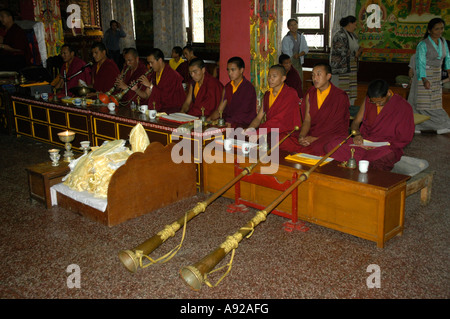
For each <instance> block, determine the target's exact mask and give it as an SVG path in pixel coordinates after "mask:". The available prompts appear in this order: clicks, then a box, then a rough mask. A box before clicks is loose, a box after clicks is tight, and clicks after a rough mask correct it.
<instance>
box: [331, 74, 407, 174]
mask: <svg viewBox="0 0 450 319" xmlns="http://www.w3.org/2000/svg"><path fill="white" fill-rule="evenodd" d="M351 129H352V130H355V131H356V134H355V136H354V137H353V138H350V139H349V140H348V141H347V143H346V144H344V145H342V146H341V147H340V148H339V149H338V150H337V151H336V152H335V153H334V154H333V155H332V157H333V158H334V159H336V160H338V161H348V159H349V158H350V157H351V149H352V148H353V149H354V150H355V153H354V158H355V160H356V161H357V162H358V161H360V160H368V161H369V162H370V164H369V167H370V168H373V169H377V170H384V171H390V170H392V168H393V167H394V164H395V163H396V162H398V161H399V160H400V158H401V157H402V155H403V148H404V147H405V146H406V145H408V144H409V143H410V142H411V141H412V139H413V137H414V115H413V111H412V107H411V105H410V104H409V103H408V102H407V101H406V100H405V99H403V98H402V97H401V96H400V95H398V94H394V93H393V92H392V91H391V90H389V85H388V84H387V82H386V81H384V80H375V81H373V82H371V83H370V84H369V87H368V89H367V97H366V99H365V101H364V102H363V104H362V105H361V107H360V109H359V111H358V114H357V115H356V117H355V119H354V120H353V122H352V125H351ZM344 135H345V134H344ZM344 135H342V136H341V137H337V138H336V139H335V140H334V141H332V142H330V143H329V144H328V145H326V147H325V148H326V149H327V150H331V149H333V147H335V146H336V145H337V144H339V143H340V142H341V141H342V140H343V139H345V137H344ZM364 140H368V141H371V142H388V143H389V144H390V145H386V146H380V147H375V148H371V147H367V146H364V143H363V141H364ZM352 144H353V145H354V146H351V145H352Z"/></svg>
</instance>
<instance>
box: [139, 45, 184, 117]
mask: <svg viewBox="0 0 450 319" xmlns="http://www.w3.org/2000/svg"><path fill="white" fill-rule="evenodd" d="M147 62H148V63H149V65H150V67H152V68H153V72H152V73H151V76H150V79H149V78H148V77H146V76H144V75H142V76H141V77H140V78H139V79H140V81H141V83H142V85H143V86H144V87H145V89H144V90H141V89H138V88H137V87H133V88H132V90H134V91H135V92H136V93H137V94H138V95H139V96H140V97H141V98H142V101H145V102H144V103H145V104H147V105H148V107H149V108H150V109H153V107H154V108H155V109H156V110H157V111H158V112H166V113H167V114H170V113H175V112H179V111H180V109H181V106H182V105H183V102H184V100H185V99H186V94H185V92H184V89H183V84H182V82H183V78H182V77H181V75H180V74H178V72H176V71H174V70H173V69H172V68H171V67H170V66H169V65H166V63H165V62H164V53H163V52H162V51H161V50H160V49H157V48H155V49H153V50H152V51H151V52H150V54H149V55H148V56H147Z"/></svg>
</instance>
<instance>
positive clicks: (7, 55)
mask: <svg viewBox="0 0 450 319" xmlns="http://www.w3.org/2000/svg"><path fill="white" fill-rule="evenodd" d="M0 24H2V25H3V27H4V28H5V31H6V32H5V34H4V36H3V37H2V38H0V71H19V70H20V69H22V68H24V67H26V66H28V65H30V64H31V50H30V47H29V46H28V40H27V36H26V34H25V31H24V30H23V29H22V28H21V27H19V26H18V25H17V23H15V22H14V16H13V14H12V12H11V11H10V10H8V9H1V10H0ZM2 40H3V41H2Z"/></svg>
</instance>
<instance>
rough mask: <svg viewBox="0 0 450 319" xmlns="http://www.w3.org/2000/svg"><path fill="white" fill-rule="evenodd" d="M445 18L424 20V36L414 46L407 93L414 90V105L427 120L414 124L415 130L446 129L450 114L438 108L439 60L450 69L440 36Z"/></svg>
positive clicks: (449, 130) (443, 41) (439, 102)
mask: <svg viewBox="0 0 450 319" xmlns="http://www.w3.org/2000/svg"><path fill="white" fill-rule="evenodd" d="M444 28H445V22H444V20H442V19H441V18H434V19H431V20H430V22H428V26H427V31H426V33H425V36H424V39H423V40H422V41H420V42H419V44H418V45H417V48H416V58H415V66H414V72H415V74H414V76H413V77H412V84H411V88H415V90H412V91H411V92H410V94H414V99H413V100H414V103H415V105H414V109H415V111H416V112H417V113H419V114H422V115H427V116H429V117H430V119H429V120H427V121H425V122H423V123H420V124H418V125H416V129H415V131H416V133H421V131H429V130H432V131H436V133H437V134H445V133H450V118H449V116H448V114H447V112H445V110H444V109H443V108H442V84H441V81H442V63H444V69H445V70H447V74H449V71H450V54H449V49H448V46H447V42H446V41H445V39H444V38H443V37H442V34H443V33H444Z"/></svg>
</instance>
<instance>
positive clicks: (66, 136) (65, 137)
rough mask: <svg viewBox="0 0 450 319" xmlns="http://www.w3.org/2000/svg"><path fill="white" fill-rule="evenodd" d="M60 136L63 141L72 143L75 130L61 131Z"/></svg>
mask: <svg viewBox="0 0 450 319" xmlns="http://www.w3.org/2000/svg"><path fill="white" fill-rule="evenodd" d="M58 137H59V139H60V140H61V142H63V143H70V142H72V141H73V140H74V139H75V133H74V132H69V133H68V132H67V131H66V132H60V133H58Z"/></svg>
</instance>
